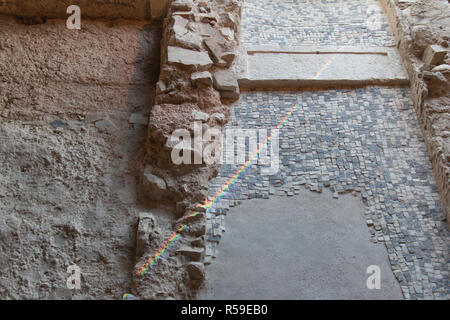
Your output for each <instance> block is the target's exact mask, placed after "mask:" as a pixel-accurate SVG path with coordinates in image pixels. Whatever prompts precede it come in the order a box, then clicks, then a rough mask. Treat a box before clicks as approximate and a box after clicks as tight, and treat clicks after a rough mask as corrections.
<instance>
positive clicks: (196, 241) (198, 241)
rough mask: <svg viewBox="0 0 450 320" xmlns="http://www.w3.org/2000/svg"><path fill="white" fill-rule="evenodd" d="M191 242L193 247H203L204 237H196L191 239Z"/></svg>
mask: <svg viewBox="0 0 450 320" xmlns="http://www.w3.org/2000/svg"><path fill="white" fill-rule="evenodd" d="M191 244H192V245H193V246H194V247H199V248H204V247H205V239H204V237H198V238H195V239H194V240H192V241H191Z"/></svg>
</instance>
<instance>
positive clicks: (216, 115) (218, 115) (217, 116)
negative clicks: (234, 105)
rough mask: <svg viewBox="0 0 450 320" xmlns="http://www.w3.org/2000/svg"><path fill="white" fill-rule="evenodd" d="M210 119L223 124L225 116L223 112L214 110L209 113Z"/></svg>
mask: <svg viewBox="0 0 450 320" xmlns="http://www.w3.org/2000/svg"><path fill="white" fill-rule="evenodd" d="M211 120H212V121H213V122H214V123H216V124H224V123H225V120H226V118H225V115H224V114H223V113H219V112H216V113H213V114H212V115H211Z"/></svg>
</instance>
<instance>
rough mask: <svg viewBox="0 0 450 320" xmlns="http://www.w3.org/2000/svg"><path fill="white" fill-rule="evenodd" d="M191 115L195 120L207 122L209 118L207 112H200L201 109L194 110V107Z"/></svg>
mask: <svg viewBox="0 0 450 320" xmlns="http://www.w3.org/2000/svg"><path fill="white" fill-rule="evenodd" d="M192 117H193V118H194V120H196V121H202V122H207V121H208V120H209V114H207V113H206V112H201V111H198V110H195V109H193V110H192Z"/></svg>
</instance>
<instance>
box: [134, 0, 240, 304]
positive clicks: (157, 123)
mask: <svg viewBox="0 0 450 320" xmlns="http://www.w3.org/2000/svg"><path fill="white" fill-rule="evenodd" d="M241 8H242V1H240V0H217V1H202V0H195V1H194V0H176V1H172V2H171V3H170V4H169V8H168V10H169V11H168V15H167V17H166V18H165V20H164V22H163V39H162V43H161V70H160V77H159V81H158V83H157V87H156V98H155V106H154V107H153V108H152V110H151V112H150V118H149V127H148V137H147V143H146V148H145V150H144V152H143V154H142V158H141V160H142V161H141V164H142V166H141V168H140V178H139V187H138V192H139V197H140V200H141V202H142V203H144V204H146V205H148V206H150V207H152V208H153V209H152V213H148V214H145V215H143V216H142V217H141V219H140V221H139V228H138V235H137V248H138V250H137V252H136V258H137V262H136V266H135V274H136V276H135V281H134V288H133V293H134V294H136V295H137V296H139V297H140V298H143V299H163V298H186V297H192V294H195V289H197V288H198V287H199V286H200V285H201V283H202V282H203V278H204V264H203V262H204V253H205V237H204V235H205V228H206V221H205V216H204V212H200V213H199V214H198V215H196V216H195V217H189V215H190V213H192V212H194V211H200V210H202V211H205V209H204V208H198V205H199V204H202V203H204V202H205V200H206V198H207V195H208V187H209V181H210V180H211V179H212V178H213V177H215V176H216V175H217V170H218V164H211V165H209V164H206V163H205V161H204V159H202V160H201V161H200V162H199V163H198V164H197V163H195V162H193V164H179V165H177V164H175V163H174V162H173V161H172V151H173V150H174V146H175V145H176V142H174V141H173V140H172V139H171V136H172V134H173V133H174V131H175V130H177V129H186V130H187V131H188V132H189V134H190V136H191V137H192V138H195V137H197V138H199V137H200V135H202V134H204V133H205V131H206V130H208V129H209V128H213V127H214V128H216V129H218V130H220V131H221V129H222V127H223V125H224V124H225V123H226V122H227V120H228V119H229V117H230V108H229V106H227V103H228V102H230V101H233V100H236V99H238V98H239V86H238V83H237V79H236V75H235V73H234V71H233V68H232V66H233V63H234V60H235V57H236V51H237V46H238V44H239V43H238V42H239V32H240V30H239V28H240V27H239V26H240V19H241ZM194 122H196V123H197V124H201V125H199V128H197V129H195V127H194ZM198 129H200V132H198V131H199V130H198ZM220 131H219V132H220ZM200 139H201V137H200ZM205 146H206V145H205V144H203V146H200V147H198V146H195V145H192V154H191V155H194V154H196V155H197V156H202V155H203V151H204V148H205ZM182 153H183V152H182ZM182 153H181V154H182ZM161 208H165V209H164V210H166V214H167V215H169V216H171V217H172V218H173V219H172V224H173V225H172V228H171V230H172V231H175V230H178V229H179V226H180V225H182V224H186V225H187V226H188V227H187V228H186V230H185V231H183V232H180V233H181V235H182V237H181V240H180V241H179V243H178V245H177V246H176V248H177V249H176V250H177V253H178V255H170V256H169V257H168V258H167V259H163V260H162V261H160V262H158V268H157V269H156V270H152V272H153V274H152V275H150V276H149V277H142V276H139V275H137V271H139V269H140V268H142V266H143V265H145V263H146V261H148V258H149V257H151V256H152V254H153V253H154V252H155V251H157V250H158V247H159V246H160V245H162V244H163V243H164V241H166V240H167V238H168V237H169V236H170V234H163V233H164V228H163V227H162V226H160V225H158V223H157V219H158V214H157V213H156V212H158V210H160V209H161ZM165 230H166V231H167V230H168V228H166V229H165ZM162 278H164V281H165V283H164V285H162V284H161V281H159V280H158V279H162Z"/></svg>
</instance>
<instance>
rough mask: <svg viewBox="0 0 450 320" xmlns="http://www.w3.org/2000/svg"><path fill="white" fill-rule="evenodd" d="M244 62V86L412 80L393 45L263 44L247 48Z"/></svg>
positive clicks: (382, 83) (376, 82)
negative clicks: (321, 45)
mask: <svg viewBox="0 0 450 320" xmlns="http://www.w3.org/2000/svg"><path fill="white" fill-rule="evenodd" d="M241 63H242V64H243V66H242V67H241V69H242V70H241V73H240V74H239V84H240V86H241V87H244V88H300V87H329V86H335V87H342V86H362V85H408V84H409V80H408V76H407V74H406V72H405V70H404V68H403V66H402V65H401V63H400V59H399V57H398V53H397V52H396V50H395V49H394V48H381V47H375V48H366V49H364V48H361V47H355V46H350V47H344V48H338V47H332V46H328V47H294V48H285V49H283V48H278V49H271V48H268V47H261V46H260V47H252V48H250V49H249V50H247V57H246V59H244V60H243V62H241ZM319 72H320V74H319V75H318V73H319Z"/></svg>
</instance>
